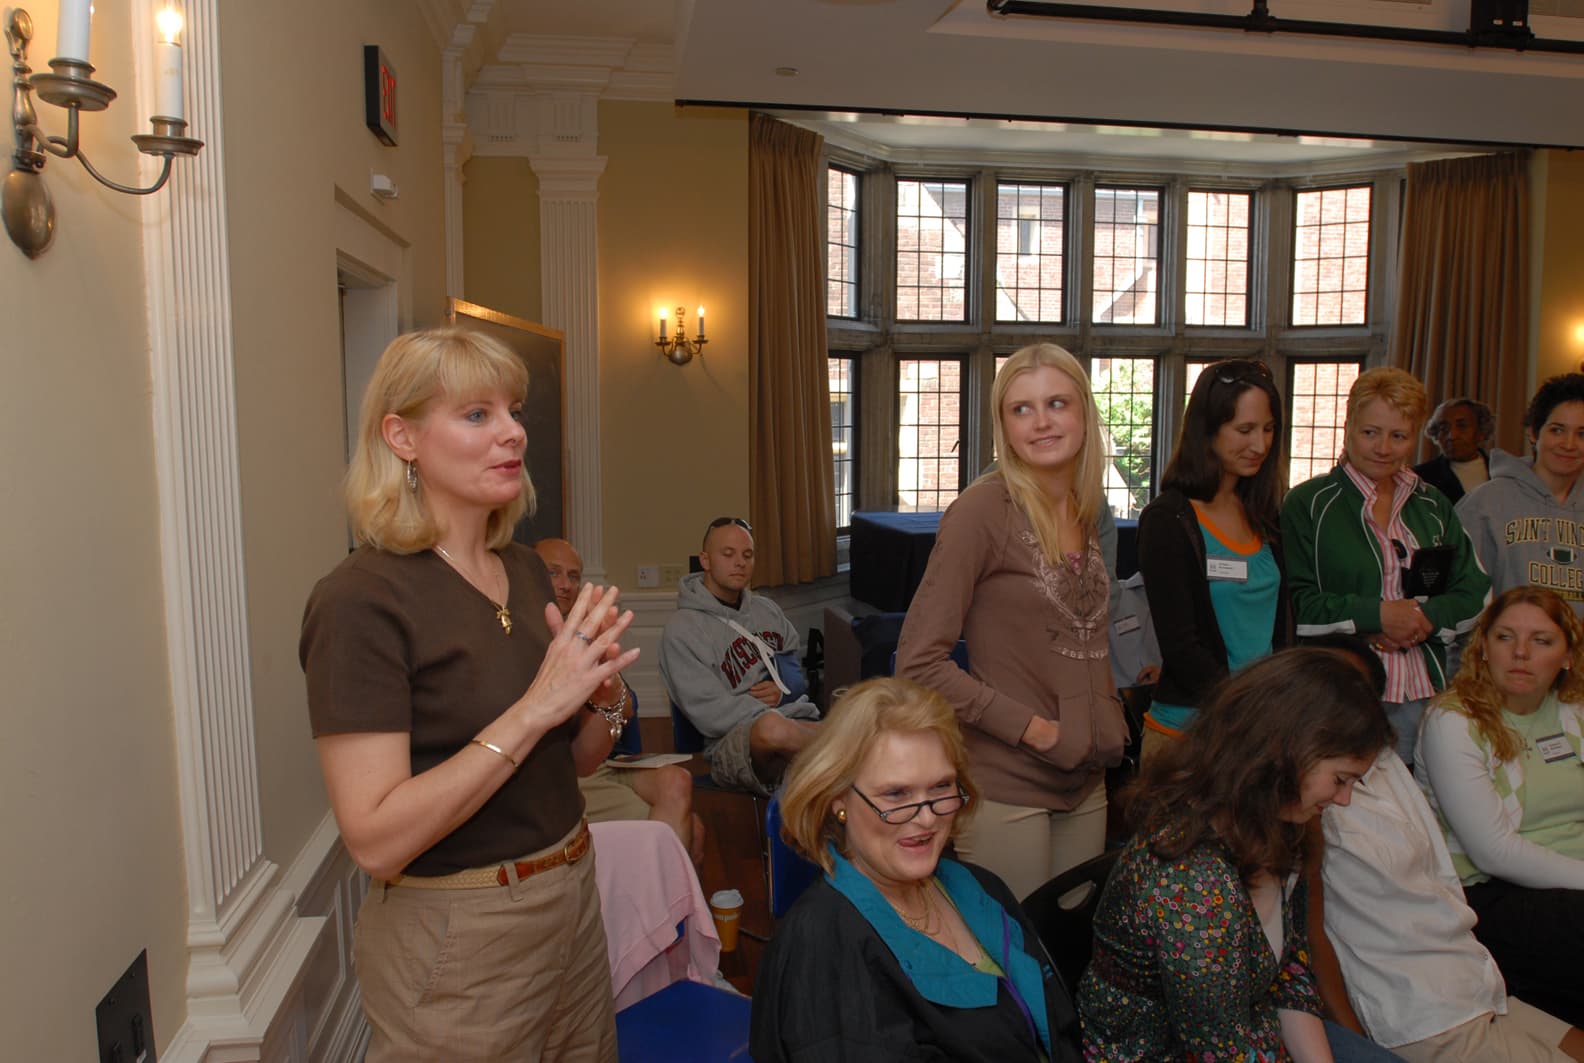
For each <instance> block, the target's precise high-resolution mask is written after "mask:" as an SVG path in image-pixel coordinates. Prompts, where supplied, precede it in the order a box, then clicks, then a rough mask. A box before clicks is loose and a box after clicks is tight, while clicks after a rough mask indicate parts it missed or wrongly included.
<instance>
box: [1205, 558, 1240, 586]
mask: <svg viewBox="0 0 1584 1063" xmlns="http://www.w3.org/2000/svg"><path fill="white" fill-rule="evenodd" d="M1205 575H1206V576H1207V577H1208V578H1210V579H1235V580H1237V581H1238V582H1240V583H1243V582H1247V581H1248V562H1247V561H1239V560H1238V559H1236V558H1233V557H1212V558H1208V559H1206V561H1205Z"/></svg>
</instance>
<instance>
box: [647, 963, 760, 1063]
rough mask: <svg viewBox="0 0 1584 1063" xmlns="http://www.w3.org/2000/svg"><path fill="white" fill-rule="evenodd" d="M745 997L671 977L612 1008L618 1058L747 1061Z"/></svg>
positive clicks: (748, 1005) (670, 1062)
mask: <svg viewBox="0 0 1584 1063" xmlns="http://www.w3.org/2000/svg"><path fill="white" fill-rule="evenodd" d="M751 1010H752V1002H751V1001H749V999H748V998H747V997H744V996H738V995H737V994H736V993H728V992H727V991H726V990H724V989H716V988H715V987H714V986H708V985H702V984H700V983H698V982H687V981H683V982H673V983H671V984H670V985H668V986H666V987H665V988H664V989H662V990H660V992H658V993H655V994H654V995H653V996H647V997H644V999H642V1000H640V1001H639V1002H638V1003H636V1004H634V1005H632V1006H631V1007H628V1008H623V1009H622V1010H621V1011H618V1012H617V1013H616V1058H617V1059H618V1060H620V1063H733V1061H735V1060H744V1061H748V1060H751V1059H752V1057H751V1056H749V1054H748V1020H749V1014H750V1012H751Z"/></svg>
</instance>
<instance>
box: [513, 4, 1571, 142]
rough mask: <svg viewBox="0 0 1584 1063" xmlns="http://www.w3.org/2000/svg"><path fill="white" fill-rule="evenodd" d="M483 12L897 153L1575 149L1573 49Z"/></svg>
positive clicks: (918, 15) (697, 90) (1124, 29)
mask: <svg viewBox="0 0 1584 1063" xmlns="http://www.w3.org/2000/svg"><path fill="white" fill-rule="evenodd" d="M501 2H502V4H503V9H504V11H503V14H504V18H503V19H502V22H503V29H504V30H505V31H506V33H507V34H508V35H510V36H515V37H518V39H521V37H522V36H523V35H528V36H558V37H605V38H612V37H616V38H626V39H628V40H631V41H635V42H638V43H641V44H649V45H655V44H664V43H667V42H670V43H671V44H672V45H673V47H674V50H675V65H674V74H673V77H674V82H675V92H674V98H676V99H677V100H679V101H684V102H693V103H719V104H732V105H742V106H755V107H760V108H763V109H766V110H770V111H774V112H777V113H779V114H781V116H782V117H784V118H788V119H790V120H794V121H798V122H799V123H800V124H804V125H807V126H809V127H810V128H814V129H816V130H817V131H819V132H821V133H822V134H824V135H826V137H827V139H829V140H831V141H832V142H833V143H836V144H844V145H847V146H850V147H856V148H859V149H861V150H865V151H869V152H872V153H876V154H880V155H882V156H889V157H894V158H899V159H908V160H928V159H930V158H932V157H935V156H941V157H946V156H950V155H953V154H960V153H962V152H964V151H968V152H972V153H974V154H980V155H983V154H991V155H1004V156H1005V157H1007V158H1008V159H1011V160H1015V159H1016V158H1017V157H1019V156H1021V155H1029V154H1039V155H1042V156H1048V155H1049V154H1050V153H1052V152H1059V153H1060V154H1062V155H1063V156H1074V157H1080V158H1088V157H1096V158H1099V157H1106V158H1114V157H1124V158H1127V159H1131V160H1140V159H1150V160H1177V161H1179V162H1180V163H1181V164H1182V166H1183V168H1186V169H1194V168H1198V169H1204V168H1205V167H1206V166H1208V165H1209V164H1211V163H1214V162H1218V161H1220V162H1225V163H1227V164H1228V166H1229V167H1232V168H1234V169H1235V168H1236V167H1237V166H1238V165H1242V164H1248V165H1251V166H1254V165H1264V166H1272V165H1274V166H1278V167H1282V168H1285V169H1292V170H1294V171H1297V170H1303V169H1306V168H1309V169H1316V170H1323V169H1327V168H1329V169H1337V168H1345V167H1347V166H1349V165H1358V166H1372V165H1379V164H1380V162H1381V161H1382V160H1384V159H1387V158H1391V159H1398V158H1401V159H1411V158H1422V157H1427V156H1429V155H1438V154H1439V155H1444V154H1447V153H1448V152H1449V151H1473V150H1481V145H1517V144H1536V145H1546V146H1584V121H1581V120H1580V115H1584V56H1579V55H1560V54H1545V53H1538V52H1525V53H1522V54H1519V53H1515V52H1512V51H1510V50H1505V49H1489V48H1481V49H1469V48H1460V47H1447V46H1441V45H1426V44H1402V43H1395V42H1381V41H1362V40H1351V39H1339V38H1329V37H1325V38H1322V37H1307V36H1305V37H1299V36H1296V35H1291V34H1274V35H1254V34H1245V33H1242V32H1241V31H1223V30H1191V29H1182V28H1176V27H1141V26H1130V25H1129V26H1124V25H1118V24H1113V23H1104V22H1098V21H1090V20H1075V19H1047V18H1026V17H1025V18H1002V17H999V16H994V15H991V14H990V13H989V12H988V11H987V10H986V5H985V2H984V0H563V2H560V3H554V2H551V0H501ZM1099 2H1102V3H1110V4H1111V5H1113V6H1115V5H1116V4H1118V3H1121V2H1123V0H1099ZM1468 2H1469V0H1272V2H1271V5H1270V6H1271V9H1272V11H1273V13H1275V14H1277V15H1278V16H1279V17H1283V18H1310V19H1326V20H1329V21H1342V20H1347V21H1356V22H1370V21H1373V22H1377V23H1379V22H1390V23H1392V24H1398V25H1412V26H1420V27H1424V28H1458V27H1460V26H1464V25H1466V24H1467V18H1468V16H1467V10H1468ZM1136 3H1137V5H1138V6H1151V7H1156V8H1175V9H1179V10H1183V9H1199V10H1212V11H1218V12H1222V13H1232V14H1245V13H1247V11H1248V9H1249V3H1248V0H1136ZM1532 23H1533V26H1534V29H1535V31H1536V33H1537V34H1538V35H1539V36H1542V37H1555V38H1562V37H1577V38H1584V20H1579V19H1560V18H1551V19H1544V18H1540V17H1538V16H1537V17H1536V18H1534V19H1533V20H1532ZM865 112H866V113H865ZM925 115H933V116H935V117H921V116H925ZM958 116H986V117H980V118H973V119H967V118H964V117H958ZM1009 119H1010V120H1009ZM1049 119H1055V120H1058V121H1057V122H1056V124H1054V125H1053V124H1048V123H1047V122H1045V121H1042V120H1049ZM1207 131H1219V132H1207ZM1255 131H1258V132H1255ZM1297 134H1321V136H1319V137H1313V136H1300V135H1297ZM1448 144H1451V145H1453V146H1452V147H1448V146H1447V145H1448Z"/></svg>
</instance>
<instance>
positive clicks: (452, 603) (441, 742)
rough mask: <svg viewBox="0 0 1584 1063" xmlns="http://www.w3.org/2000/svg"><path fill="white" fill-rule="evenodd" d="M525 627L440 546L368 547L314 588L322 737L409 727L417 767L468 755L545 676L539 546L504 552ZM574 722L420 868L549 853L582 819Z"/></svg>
mask: <svg viewBox="0 0 1584 1063" xmlns="http://www.w3.org/2000/svg"><path fill="white" fill-rule="evenodd" d="M499 553H500V557H501V560H502V561H503V562H505V565H506V574H507V579H508V580H509V582H510V592H509V594H508V598H507V605H508V606H509V608H510V609H511V617H512V631H511V634H510V635H508V634H506V632H505V631H503V630H502V629H501V625H500V621H499V620H498V619H497V617H496V615H495V606H494V605H493V604H491V603H490V601H489V600H488V599H487V598H486V597H485V596H484V595H482V594H480V593H479V592H478V591H477V590H476V589H474V588H473V586H472V585H471V584H469V583H468V582H467V581H466V580H465V579H463V578H462V577H461V575H459V574H458V573H457V572H456V570H455V569H453V568H452V567H451V566H450V565H448V564H446V562H445V561H444V560H442V559H441V558H440V557H439V556H438V555H436V554H435V553H433V552H431V551H428V550H425V551H423V552H421V553H416V554H393V553H389V552H387V551H383V550H374V549H370V548H367V547H364V548H361V549H359V550H357V551H355V552H354V553H353V554H351V555H350V556H349V557H348V558H347V559H346V560H345V561H343V562H341V564H339V565H337V566H336V567H335V569H334V570H333V571H331V573H330V574H329V575H327V576H325V577H324V578H323V579H321V580H320V581H319V583H318V584H317V585H316V586H315V587H314V589H313V593H312V594H310V595H309V596H308V605H307V608H306V610H305V611H304V614H303V627H302V639H301V641H300V643H299V645H298V656H299V658H300V659H301V661H302V666H303V671H304V672H305V673H306V674H307V677H308V715H309V719H310V721H311V723H312V725H313V733H314V737H316V738H317V737H320V736H321V735H331V734H347V733H359V732H361V733H370V732H396V731H405V732H408V733H409V734H410V735H411V736H412V773H413V774H414V775H418V774H420V773H422V772H424V771H427V770H428V769H430V768H432V767H434V766H435V765H436V764H439V763H440V762H441V761H443V760H445V759H446V758H448V757H450V756H452V755H453V754H455V753H456V752H457V751H458V750H460V749H461V748H462V747H463V746H465V745H467V744H468V742H469V741H470V740H471V739H472V738H473V736H474V735H476V734H478V733H479V731H481V730H483V729H484V727H485V726H486V725H488V724H489V723H490V722H491V721H492V720H494V719H495V718H496V717H497V716H499V715H500V714H501V713H502V712H503V711H505V709H506V708H507V707H508V706H510V705H511V704H512V703H513V702H515V701H516V700H517V699H518V698H520V697H522V695H523V692H524V691H526V690H527V689H528V685H529V684H530V683H532V682H533V678H534V675H535V674H536V673H537V672H538V670H539V665H540V662H541V661H543V659H544V654H545V648H546V647H547V645H548V644H549V641H550V630H549V628H548V626H547V625H546V624H545V617H544V607H545V603H547V602H549V601H551V600H552V597H553V596H552V592H551V589H550V578H549V576H548V574H547V573H546V572H545V568H544V563H543V562H542V561H540V560H539V556H538V555H537V554H535V553H534V552H533V551H532V550H529V549H528V548H526V547H523V546H518V545H516V544H512V545H509V546H506V547H505V548H503V549H502V550H500V551H499ZM580 722H581V720H580V719H579V718H576V717H575V718H574V719H573V720H571V721H569V722H568V723H566V724H564V725H562V726H561V727H558V728H556V729H555V730H554V731H551V732H550V733H549V734H547V735H545V736H544V738H542V739H541V740H540V741H539V743H538V744H537V745H536V746H534V748H533V749H532V750H531V751H530V752H529V754H528V756H527V758H526V759H525V760H524V761H523V763H522V767H521V768H520V769H518V770H517V771H516V772H515V773H514V774H513V775H512V776H511V777H510V778H509V779H507V780H506V782H505V784H504V785H502V786H501V788H500V789H499V790H497V791H496V792H495V793H494V795H493V796H491V797H490V799H489V800H488V801H486V802H485V803H484V805H483V806H482V807H481V808H480V809H479V810H478V811H477V812H475V813H474V814H473V816H472V818H470V819H469V820H468V821H467V822H466V823H463V824H462V825H461V826H460V827H458V828H457V829H456V830H454V831H452V832H451V833H450V834H448V835H447V836H446V837H444V838H442V839H440V840H439V841H438V842H436V843H435V844H434V846H433V847H431V848H430V849H428V850H427V851H425V852H423V853H420V854H419V855H418V856H417V858H415V859H414V860H413V862H412V863H411V864H409V865H408V866H407V868H406V869H405V870H406V873H407V874H412V875H446V874H450V873H451V872H453V871H460V870H463V869H464V868H469V867H479V866H482V865H486V864H491V863H494V862H496V861H499V860H510V859H514V858H516V857H519V856H522V855H524V854H525V853H531V852H533V851H535V850H537V849H542V848H544V847H545V846H547V845H550V844H551V843H552V842H554V841H556V840H557V839H559V838H560V837H562V836H563V835H565V834H566V833H567V832H568V831H570V830H571V829H572V828H573V827H575V826H576V825H577V822H578V819H579V817H580V816H581V815H582V814H583V798H582V796H581V795H580V794H579V792H578V788H577V771H576V769H575V767H574V766H573V763H572V746H571V743H572V738H573V736H574V735H575V734H576V733H577V726H578V724H579V723H580Z"/></svg>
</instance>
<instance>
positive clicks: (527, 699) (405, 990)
mask: <svg viewBox="0 0 1584 1063" xmlns="http://www.w3.org/2000/svg"><path fill="white" fill-rule="evenodd" d="M527 389H528V377H527V373H526V371H525V369H524V368H523V364H522V362H521V360H520V359H518V358H517V356H516V355H514V354H513V353H512V352H511V351H510V350H509V349H508V348H507V347H506V346H505V345H504V344H502V343H500V342H499V341H497V340H494V339H491V338H490V337H488V336H485V335H482V334H479V333H473V332H469V331H467V330H465V329H459V328H441V329H429V330H426V331H423V332H413V333H408V334H407V335H405V336H399V337H397V338H396V340H394V341H393V342H392V343H391V345H390V346H389V347H387V348H386V350H385V353H384V354H383V355H381V356H380V361H379V364H378V365H377V366H376V367H375V370H374V375H373V377H372V379H371V380H370V381H369V386H368V391H367V393H366V394H365V396H364V399H363V412H362V416H361V418H360V421H359V430H358V446H357V452H356V454H355V455H354V456H353V459H352V465H351V468H350V469H349V470H348V474H347V501H348V509H349V512H350V515H351V517H352V525H353V529H354V531H355V533H356V535H357V538H358V542H359V547H358V549H357V550H356V551H355V552H353V553H352V554H351V555H350V556H348V557H347V558H346V559H345V560H344V561H342V562H341V563H340V564H339V565H337V566H336V568H335V569H334V570H333V571H332V572H330V573H329V574H328V575H327V576H325V577H324V578H323V579H322V580H320V581H319V583H318V584H317V585H316V586H315V587H314V589H313V593H312V594H311V596H310V597H309V600H308V606H307V608H306V610H305V611H304V616H303V628H302V639H301V643H300V647H299V653H300V656H301V659H302V663H303V670H304V672H305V674H306V676H307V680H308V711H309V717H310V719H311V721H312V724H313V733H314V738H315V741H316V744H317V746H318V752H319V763H320V766H321V768H322V769H323V772H324V780H325V789H326V791H327V792H328V794H329V797H330V806H331V808H332V809H333V810H334V812H335V817H336V823H337V825H339V827H340V828H341V836H342V840H343V841H344V842H345V843H346V848H347V852H348V853H349V854H351V857H352V859H353V860H354V861H356V863H357V865H358V866H359V867H360V868H362V869H363V870H364V871H366V872H367V873H368V874H369V876H370V877H371V878H372V879H373V880H374V881H373V882H372V883H371V884H370V886H369V892H368V896H367V898H365V900H364V901H363V905H362V908H361V909H360V910H359V912H358V917H357V925H356V931H355V936H354V941H353V956H354V959H355V960H356V964H357V978H358V983H359V988H360V990H361V994H362V1005H363V1013H364V1016H365V1017H366V1018H367V1019H368V1023H369V1028H370V1033H369V1046H368V1055H367V1059H368V1061H369V1063H395V1061H409V1060H438V1059H445V1060H461V1059H470V1060H485V1059H489V1060H507V1059H511V1060H519V1059H533V1060H544V1061H547V1063H548V1061H554V1060H574V1059H575V1060H580V1061H583V1060H587V1061H593V1060H599V1061H602V1063H603V1061H614V1060H615V1059H616V1023H615V1014H614V1011H613V1009H612V1003H611V982H610V967H609V964H608V962H607V960H606V948H605V930H604V924H603V922H602V921H601V918H600V908H599V892H598V890H597V888H596V884H595V877H594V854H593V853H592V852H591V851H590V848H591V846H590V841H589V833H588V826H587V824H585V823H584V822H583V799H582V797H581V795H580V794H579V793H578V788H577V776H578V775H579V774H583V775H586V774H589V773H591V772H593V770H594V769H595V768H596V767H597V766H598V765H599V764H600V763H601V762H602V761H604V759H605V757H606V756H607V755H608V754H609V753H610V749H611V743H612V741H613V740H614V739H615V737H616V732H617V731H618V730H619V727H617V726H616V721H619V720H621V719H622V713H623V711H624V710H625V708H626V705H627V703H628V701H629V700H630V699H629V696H628V693H627V688H626V686H625V685H624V683H623V681H622V678H621V676H620V674H619V673H620V671H621V669H622V668H625V667H626V666H628V665H630V664H632V662H633V661H634V660H635V659H636V658H637V656H638V651H637V650H627V651H623V650H622V649H621V647H620V646H619V645H618V643H617V641H616V640H617V639H618V638H620V636H621V635H622V632H623V631H625V630H626V628H627V625H628V624H630V623H631V622H632V613H631V612H622V613H618V611H617V609H616V600H617V592H616V589H615V588H610V589H608V590H600V589H597V588H595V587H593V586H591V585H588V586H585V587H584V588H583V592H582V593H581V594H580V595H579V596H578V597H577V599H576V600H575V601H574V602H573V603H572V606H571V608H570V609H569V610H568V611H567V614H566V616H565V618H563V617H562V615H561V613H560V611H559V610H558V609H557V608H556V606H555V600H554V592H553V591H552V590H551V586H550V580H549V577H548V576H547V575H546V573H545V566H544V562H542V561H541V560H540V559H539V555H537V554H535V553H534V552H533V551H532V550H529V549H528V548H527V547H525V546H519V545H517V544H516V543H513V542H512V541H511V535H512V528H513V527H514V526H515V525H516V523H517V520H518V518H519V517H521V516H522V515H523V513H524V512H526V511H527V510H528V508H529V506H530V505H531V504H532V499H533V493H532V484H531V483H530V482H529V479H528V472H527V469H526V467H525V463H524V457H525V455H524V450H525V448H526V445H527V444H526V440H525V434H524V431H523V426H522V423H521V420H520V418H521V415H522V404H523V399H524V396H525V395H526V393H527Z"/></svg>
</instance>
